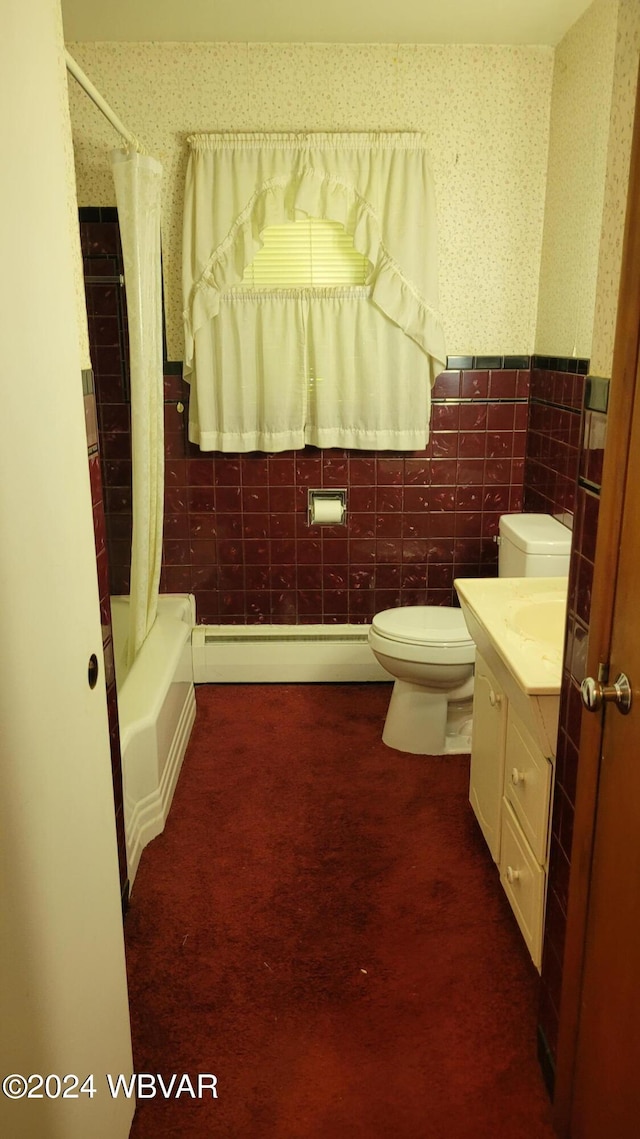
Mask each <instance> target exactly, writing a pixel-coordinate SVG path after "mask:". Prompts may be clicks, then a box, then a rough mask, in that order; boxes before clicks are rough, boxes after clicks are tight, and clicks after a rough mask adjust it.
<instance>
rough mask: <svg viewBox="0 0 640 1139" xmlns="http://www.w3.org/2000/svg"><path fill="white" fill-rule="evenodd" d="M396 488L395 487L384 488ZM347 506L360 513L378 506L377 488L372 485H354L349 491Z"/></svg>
mask: <svg viewBox="0 0 640 1139" xmlns="http://www.w3.org/2000/svg"><path fill="white" fill-rule="evenodd" d="M382 489H395V488H390V487H389V488H382ZM347 508H348V509H349V510H355V511H356V512H358V513H361V512H362V513H364V512H366V511H368V510H375V508H376V488H375V486H374V485H373V484H372V485H371V486H352V487H351V488H350V490H349V491H348V492H347Z"/></svg>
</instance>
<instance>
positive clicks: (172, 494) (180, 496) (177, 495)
mask: <svg viewBox="0 0 640 1139" xmlns="http://www.w3.org/2000/svg"><path fill="white" fill-rule="evenodd" d="M194 504H197V505H198V506H199V508H200V510H201V511H202V512H203V513H204V512H211V511H213V489H211V490H210V491H206V492H205V493H204V494H203V495H202V498H201V499H200V500H194ZM190 505H191V503H190V494H189V490H188V488H187V487H186V486H166V487H165V490H164V509H165V513H166V514H185V515H186V514H188V512H189V509H190Z"/></svg>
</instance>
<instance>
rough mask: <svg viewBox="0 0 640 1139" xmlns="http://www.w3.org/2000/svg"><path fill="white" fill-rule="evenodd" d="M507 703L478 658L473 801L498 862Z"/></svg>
mask: <svg viewBox="0 0 640 1139" xmlns="http://www.w3.org/2000/svg"><path fill="white" fill-rule="evenodd" d="M506 731H507V699H506V696H505V694H504V692H503V690H502V688H501V687H500V685H499V683H498V681H497V680H496V678H495V676H494V674H493V673H492V671H491V669H490V668H489V666H488V665H487V663H486V661H484V660H483V658H482V657H481V656H480V655H479V654H476V667H475V679H474V684H473V727H472V734H471V772H470V783H469V800H470V802H471V806H472V807H473V810H474V813H475V816H476V818H477V820H478V822H479V824H480V829H481V830H482V833H483V835H484V837H485V839H486V842H487V846H488V847H489V850H490V851H491V857H492V858H493V861H494V862H498V860H499V858H500V834H501V827H502V820H501V815H502V795H503V784H504V751H505V737H506Z"/></svg>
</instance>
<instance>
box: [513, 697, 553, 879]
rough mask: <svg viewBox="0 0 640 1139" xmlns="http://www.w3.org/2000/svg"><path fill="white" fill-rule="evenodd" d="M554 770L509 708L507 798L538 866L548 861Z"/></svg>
mask: <svg viewBox="0 0 640 1139" xmlns="http://www.w3.org/2000/svg"><path fill="white" fill-rule="evenodd" d="M552 782H553V767H552V765H551V763H550V762H549V760H548V759H547V758H546V756H544V755H543V754H542V752H541V751H540V748H539V747H538V744H537V743H536V741H535V740H534V739H533V737H532V736H531V734H530V732H529V731H528V729H527V728H526V727H525V726H524V724H523V723H522V720H521V719H520V717H519V716H518V715H517V714H516V713H515V712H514V711H513V708H512V707H511V705H510V706H509V716H508V720H507V740H506V748H505V769H504V794H505V798H506V799H507V800H508V802H509V803H510V804H511V806H512V808H513V811H514V814H515V816H516V818H517V820H518V822H519V823H520V826H521V827H522V830H523V831H524V834H525V837H526V839H527V841H528V843H529V845H530V847H531V849H532V851H533V853H534V854H535V856H536V858H537V860H538V862H540V863H541V865H544V864H545V862H546V859H547V837H548V832H549V816H550V804H551V786H552Z"/></svg>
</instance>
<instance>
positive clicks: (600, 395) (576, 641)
mask: <svg viewBox="0 0 640 1139" xmlns="http://www.w3.org/2000/svg"><path fill="white" fill-rule="evenodd" d="M607 396H608V381H606V380H595V379H594V378H593V377H588V378H587V379H586V384H585V410H584V412H583V415H582V419H581V428H580V435H579V448H578V466H577V481H576V482H575V489H574V495H575V516H574V527H573V542H572V552H571V568H570V574H569V596H568V606H567V628H566V642H565V659H564V668H563V675H562V689H561V697H560V728H559V733H558V749H557V758H556V781H555V792H554V807H553V818H552V833H551V851H550V859H549V879H548V892H547V915H546V926H545V937H544V950H543V960H542V978H541V985H540V1006H539V1016H538V1046H539V1056H540V1060H541V1064H542V1068H543V1072H544V1074H545V1077H546V1079H547V1083H548V1086H549V1089H550V1091H551V1092H552V1091H553V1081H554V1072H555V1060H556V1052H557V1043H558V1020H559V1009H560V992H561V987H562V963H563V955H564V940H565V933H566V922H567V899H568V889H569V870H570V864H571V841H572V836H573V818H574V809H575V794H576V780H577V772H578V759H579V755H578V753H579V747H580V724H581V718H582V703H581V699H580V684H581V682H582V680H583V679H584V677H585V674H586V672H585V670H586V661H587V646H588V636H589V617H590V612H591V587H592V583H593V569H594V559H595V548H596V533H597V528H598V509H599V504H600V483H601V476H602V459H603V453H604V443H605V436H606V404H607ZM527 495H528V488H526V489H525V501H527Z"/></svg>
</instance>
